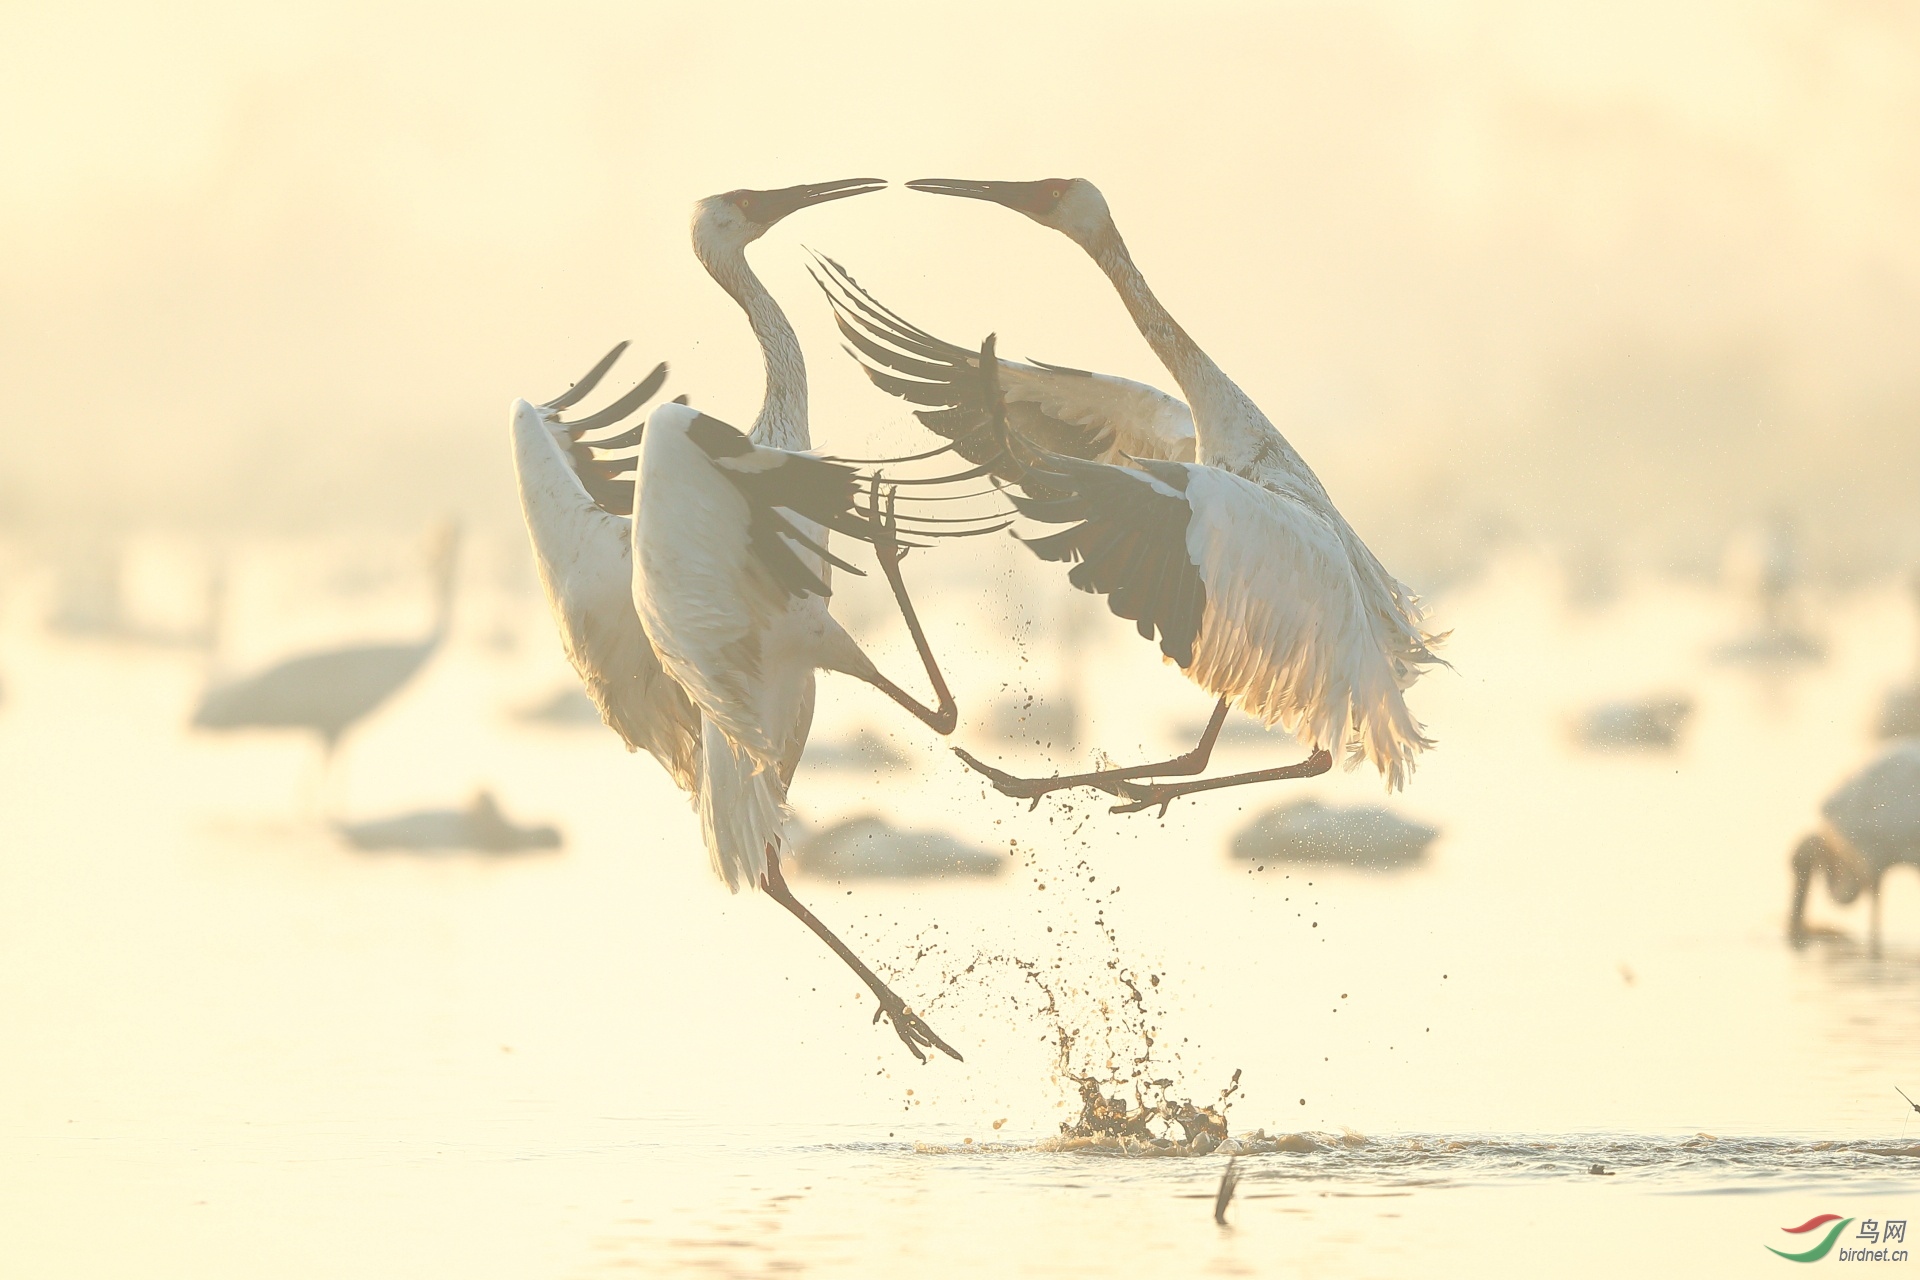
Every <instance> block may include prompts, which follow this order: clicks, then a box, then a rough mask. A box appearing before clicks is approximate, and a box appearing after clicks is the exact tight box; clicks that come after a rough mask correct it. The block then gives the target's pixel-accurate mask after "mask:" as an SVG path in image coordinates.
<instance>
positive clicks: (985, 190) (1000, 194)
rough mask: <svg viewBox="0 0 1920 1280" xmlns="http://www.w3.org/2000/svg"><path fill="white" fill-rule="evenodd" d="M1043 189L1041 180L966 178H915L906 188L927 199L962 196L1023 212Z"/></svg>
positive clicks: (1044, 183)
mask: <svg viewBox="0 0 1920 1280" xmlns="http://www.w3.org/2000/svg"><path fill="white" fill-rule="evenodd" d="M1046 185H1047V182H1046V181H1045V180H1044V179H1043V180H1041V181H1039V182H976V181H973V180H972V179H969V178H915V179H914V180H913V181H912V182H909V183H908V184H907V187H908V189H910V190H913V191H925V192H927V193H928V194H929V195H936V196H964V197H965V198H966V199H968V200H991V201H992V202H993V203H995V204H1003V205H1005V206H1007V208H1009V209H1024V208H1025V207H1026V206H1029V205H1033V204H1034V203H1035V202H1036V198H1037V197H1038V196H1039V195H1040V193H1041V189H1042V188H1044V187H1045V186H1046Z"/></svg>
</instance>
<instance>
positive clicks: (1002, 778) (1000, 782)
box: [953, 747, 1094, 810]
mask: <svg viewBox="0 0 1920 1280" xmlns="http://www.w3.org/2000/svg"><path fill="white" fill-rule="evenodd" d="M953 754H955V755H957V756H959V757H960V758H961V759H962V760H963V761H965V762H966V765H967V768H969V769H972V770H973V771H974V772H975V773H978V774H980V775H981V776H983V777H985V778H986V780H987V781H988V782H991V783H992V784H993V789H994V790H995V791H998V792H999V793H1000V794H1001V795H1003V796H1012V797H1013V798H1014V799H1015V800H1031V801H1033V803H1032V804H1030V805H1028V806H1027V808H1028V809H1029V810H1032V809H1037V808H1039V807H1040V797H1041V796H1044V795H1051V794H1052V793H1053V792H1055V791H1064V790H1067V789H1068V788H1070V787H1081V786H1090V785H1094V784H1091V783H1088V782H1087V781H1086V780H1085V779H1084V778H1077V777H1073V778H1061V777H1056V778H1016V777H1015V776H1014V775H1012V774H1010V773H1008V772H1006V771H1005V770H1003V769H996V768H994V767H993V766H992V765H990V764H988V763H987V762H986V761H985V760H982V759H979V758H978V757H977V756H973V755H970V754H969V753H968V752H966V751H964V750H962V749H961V748H959V747H955V748H954V749H953Z"/></svg>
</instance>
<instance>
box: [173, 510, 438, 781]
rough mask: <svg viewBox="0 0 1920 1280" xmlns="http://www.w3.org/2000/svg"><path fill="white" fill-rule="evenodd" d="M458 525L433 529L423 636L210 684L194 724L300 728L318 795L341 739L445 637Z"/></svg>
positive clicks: (304, 658) (305, 658)
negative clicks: (429, 615) (306, 737)
mask: <svg viewBox="0 0 1920 1280" xmlns="http://www.w3.org/2000/svg"><path fill="white" fill-rule="evenodd" d="M458 545H459V533H458V530H457V529H456V528H455V527H454V526H453V525H452V524H450V523H449V524H445V525H442V526H440V528H439V529H438V530H436V532H435V534H434V538H433V547H432V552H431V556H430V563H431V565H432V569H433V576H434V616H433V624H432V626H431V628H430V629H429V630H428V632H427V634H426V635H425V636H424V637H422V638H421V639H419V640H416V641H414V642H412V643H410V644H362V645H348V646H346V647H343V648H339V649H328V650H323V651H321V652H319V653H305V654H301V655H299V656H297V657H293V658H288V659H286V660H284V661H282V662H278V663H275V664H274V665H273V666H271V667H268V668H267V669H266V670H264V671H259V672H256V673H255V674H253V675H250V676H243V677H241V678H239V679H235V680H230V681H224V682H220V683H216V684H214V685H213V686H212V687H211V688H209V689H208V690H207V692H206V693H205V694H204V695H203V696H202V698H201V700H200V705H199V707H198V708H196V709H195V711H194V713H193V727H194V728H196V729H212V730H222V731H224V730H234V729H305V730H307V731H308V732H310V733H313V734H315V735H316V736H318V737H319V739H320V750H321V775H320V780H321V794H322V804H323V806H324V805H325V803H326V789H325V787H326V782H327V780H328V778H329V777H330V776H331V774H332V770H333V762H334V756H335V753H336V750H337V749H338V747H339V745H340V739H341V738H342V737H343V736H345V734H346V733H347V731H348V730H349V729H351V728H352V727H353V726H354V725H356V724H358V723H359V722H360V721H361V720H363V719H365V718H366V717H367V716H368V715H371V714H372V713H373V712H374V710H376V709H377V708H378V707H379V706H380V705H381V704H382V703H384V702H386V700H387V699H388V698H391V697H392V696H393V695H394V694H395V693H398V692H399V691H400V689H401V688H403V687H404V686H405V685H406V683H407V682H408V681H409V680H411V679H413V677H414V675H415V674H416V673H418V672H419V670H420V668H421V667H423V666H425V665H426V662H427V659H428V658H431V657H432V656H433V654H434V651H435V650H437V649H438V648H439V647H440V645H441V643H442V642H443V641H444V640H445V639H446V637H447V628H448V625H449V623H450V622H451V620H452V616H453V568H454V559H455V551H456V549H457V547H458Z"/></svg>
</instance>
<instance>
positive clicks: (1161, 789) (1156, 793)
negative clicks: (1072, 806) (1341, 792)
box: [1110, 748, 1333, 818]
mask: <svg viewBox="0 0 1920 1280" xmlns="http://www.w3.org/2000/svg"><path fill="white" fill-rule="evenodd" d="M1332 767H1333V753H1332V752H1330V751H1328V750H1326V749H1325V748H1320V749H1318V750H1316V751H1315V752H1314V753H1313V754H1312V755H1310V756H1308V757H1307V758H1306V759H1305V760H1302V761H1301V762H1300V763H1299V764H1290V765H1285V766H1283V767H1281V768H1278V769H1260V770H1257V771H1255V772H1253V773H1235V774H1229V775H1228V776H1227V777H1224V778H1196V779H1194V780H1193V781H1191V782H1127V781H1120V782H1116V783H1114V784H1113V793H1114V794H1115V795H1117V796H1124V797H1126V799H1127V803H1126V804H1117V805H1115V806H1113V808H1112V810H1111V811H1110V812H1113V813H1139V812H1140V811H1141V810H1142V809H1151V808H1152V807H1153V806H1154V805H1159V806H1160V812H1159V813H1158V814H1156V815H1155V816H1156V817H1161V818H1164V817H1166V816H1167V806H1168V805H1170V804H1172V803H1173V802H1174V801H1175V800H1178V799H1179V798H1180V797H1181V796H1189V795H1192V794H1193V793H1194V792H1196V791H1220V790H1224V789H1225V788H1227V787H1244V786H1248V785H1250V784H1252V783H1256V782H1284V781H1287V780H1288V779H1291V778H1316V777H1318V776H1320V775H1321V774H1323V773H1325V772H1326V771H1327V770H1329V769H1331V768H1332Z"/></svg>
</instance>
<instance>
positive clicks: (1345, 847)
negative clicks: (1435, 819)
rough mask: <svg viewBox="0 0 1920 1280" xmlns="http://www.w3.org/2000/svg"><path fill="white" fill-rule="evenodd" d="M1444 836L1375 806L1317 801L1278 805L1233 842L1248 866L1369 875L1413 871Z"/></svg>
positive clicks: (1296, 801) (1235, 853)
mask: <svg viewBox="0 0 1920 1280" xmlns="http://www.w3.org/2000/svg"><path fill="white" fill-rule="evenodd" d="M1439 834H1440V831H1439V829H1438V828H1437V827H1429V826H1427V825H1425V824H1424V823H1419V822H1412V821H1409V820H1408V819H1406V818H1403V817H1401V816H1400V815H1399V814H1397V813H1394V812H1393V811H1392V810H1390V809H1382V808H1379V807H1377V806H1373V805H1352V806H1342V807H1338V808H1336V807H1333V806H1331V805H1325V804H1322V803H1320V802H1319V801H1318V800H1295V801H1293V802H1291V803H1289V804H1283V805H1279V806H1276V807H1275V808H1272V809H1269V810H1267V811H1266V812H1265V813H1263V814H1261V815H1260V816H1259V817H1257V818H1255V819H1254V820H1253V821H1252V822H1251V823H1249V824H1248V825H1247V826H1245V827H1243V828H1241V830H1240V831H1239V833H1238V834H1236V835H1235V836H1234V837H1233V844H1232V849H1233V856H1234V857H1236V858H1240V859H1243V860H1246V861H1249V862H1330V863H1341V864H1344V865H1346V866H1350V867H1359V868H1362V869H1364V870H1369V871H1388V870H1395V869H1398V868H1401V867H1408V866H1412V865H1414V864H1415V863H1417V862H1419V861H1420V860H1421V859H1423V858H1424V857H1426V853H1427V846H1428V845H1430V844H1432V843H1433V841H1434V839H1435V838H1436V837H1438V836H1439Z"/></svg>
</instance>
